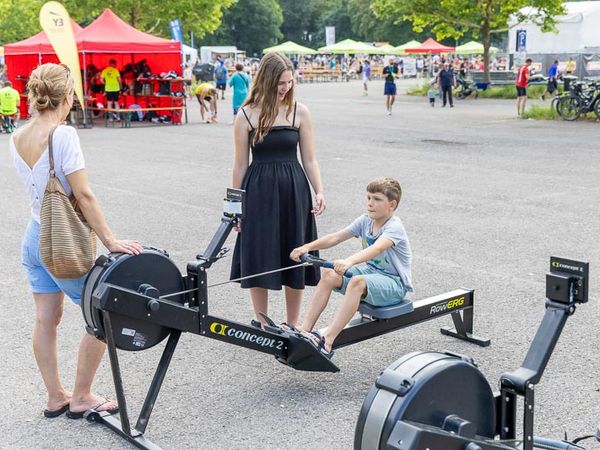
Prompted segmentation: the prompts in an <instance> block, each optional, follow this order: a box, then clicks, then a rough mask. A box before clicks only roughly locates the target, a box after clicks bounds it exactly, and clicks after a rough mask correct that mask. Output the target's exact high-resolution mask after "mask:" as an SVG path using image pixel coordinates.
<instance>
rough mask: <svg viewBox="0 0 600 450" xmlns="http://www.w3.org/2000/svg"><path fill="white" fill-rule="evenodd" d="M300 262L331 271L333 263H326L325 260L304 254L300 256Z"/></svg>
mask: <svg viewBox="0 0 600 450" xmlns="http://www.w3.org/2000/svg"><path fill="white" fill-rule="evenodd" d="M300 261H301V262H303V263H309V264H312V265H313V266H317V267H324V268H326V269H333V262H332V261H327V260H326V259H323V258H319V257H318V256H313V255H311V254H310V253H304V254H303V255H301V256H300Z"/></svg>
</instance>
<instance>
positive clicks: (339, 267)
mask: <svg viewBox="0 0 600 450" xmlns="http://www.w3.org/2000/svg"><path fill="white" fill-rule="evenodd" d="M353 265H354V264H352V263H351V262H350V261H348V260H347V259H336V260H335V261H334V262H333V270H335V272H336V273H337V274H339V275H342V276H344V274H345V273H346V271H347V270H348V269H350V268H351V267H352V266H353Z"/></svg>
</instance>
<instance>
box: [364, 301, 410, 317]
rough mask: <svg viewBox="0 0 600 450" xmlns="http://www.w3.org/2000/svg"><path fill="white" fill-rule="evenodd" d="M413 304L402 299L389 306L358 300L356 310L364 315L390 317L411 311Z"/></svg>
mask: <svg viewBox="0 0 600 450" xmlns="http://www.w3.org/2000/svg"><path fill="white" fill-rule="evenodd" d="M413 310H414V306H413V303H412V302H411V301H410V300H406V299H404V300H402V301H401V302H400V303H398V304H396V305H391V306H373V305H371V304H369V303H366V302H360V305H359V307H358V312H360V313H361V314H364V315H365V316H371V317H374V318H375V319H391V318H392V317H398V316H401V315H402V314H407V313H410V312H413Z"/></svg>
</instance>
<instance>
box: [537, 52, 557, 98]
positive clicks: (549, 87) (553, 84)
mask: <svg viewBox="0 0 600 450" xmlns="http://www.w3.org/2000/svg"><path fill="white" fill-rule="evenodd" d="M555 92H556V94H558V60H555V61H554V64H552V65H551V66H550V67H549V68H548V84H546V89H544V92H543V93H542V96H541V97H540V98H541V99H542V101H544V100H546V94H550V95H551V96H552V97H554V96H555V95H556V94H555Z"/></svg>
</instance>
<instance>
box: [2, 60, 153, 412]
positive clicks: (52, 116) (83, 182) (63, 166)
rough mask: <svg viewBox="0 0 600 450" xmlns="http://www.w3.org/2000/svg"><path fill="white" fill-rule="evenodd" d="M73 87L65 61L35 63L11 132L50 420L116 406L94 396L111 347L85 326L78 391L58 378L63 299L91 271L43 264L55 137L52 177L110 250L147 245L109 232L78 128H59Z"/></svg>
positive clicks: (78, 289) (76, 292) (77, 294)
mask: <svg viewBox="0 0 600 450" xmlns="http://www.w3.org/2000/svg"><path fill="white" fill-rule="evenodd" d="M73 86H74V81H73V77H72V76H71V73H70V72H69V69H68V68H67V67H66V66H63V65H58V64H43V65H41V66H39V67H37V68H36V69H35V70H34V71H33V72H32V73H31V76H30V77H29V82H28V83H27V91H28V99H29V107H30V109H31V110H32V111H34V113H33V115H32V117H31V119H29V121H28V122H27V123H26V124H25V125H24V126H23V127H21V128H19V130H18V131H17V132H16V133H14V134H13V136H12V137H11V140H10V143H9V147H10V152H11V153H12V158H13V162H14V165H15V168H16V170H17V174H18V175H19V178H20V179H21V181H22V183H23V185H24V187H25V190H26V191H27V193H28V197H29V198H28V202H27V203H28V204H29V205H30V207H31V212H30V216H31V217H30V219H29V224H28V225H27V229H26V231H25V236H24V238H23V246H22V264H23V267H24V269H25V272H26V274H27V279H28V282H29V287H30V288H31V291H32V293H33V299H34V302H35V316H36V320H35V325H34V328H33V353H34V356H35V360H36V362H37V366H38V369H39V371H40V373H41V375H42V380H43V382H44V385H45V386H46V391H47V394H48V399H47V402H46V409H44V411H43V413H44V416H45V417H48V418H53V417H58V416H60V415H61V414H63V413H65V412H66V413H67V416H68V417H69V418H72V419H80V418H82V417H83V413H84V412H85V411H87V410H89V409H94V410H96V411H98V412H101V411H102V412H104V411H108V412H109V413H111V414H114V413H116V412H118V410H119V408H118V405H117V404H116V403H115V402H112V401H108V400H106V399H105V398H103V397H101V396H99V395H97V394H94V393H92V390H91V388H92V381H93V379H94V376H95V374H96V370H97V369H98V365H99V364H100V360H101V359H102V355H103V354H104V350H105V348H106V345H105V344H104V343H103V342H102V341H100V340H98V339H96V338H95V337H94V336H92V335H91V334H88V333H87V332H85V331H84V332H83V339H82V340H81V344H80V346H79V352H78V354H77V373H76V377H75V386H74V389H73V392H72V393H71V392H70V391H68V390H67V389H65V387H64V385H63V383H62V381H61V377H60V373H59V369H58V358H57V328H58V325H59V323H60V320H61V318H62V314H63V306H64V296H65V294H66V295H67V296H69V297H70V298H71V300H72V301H73V302H74V303H75V304H77V305H78V304H79V303H80V301H81V295H82V291H83V287H84V284H85V278H86V276H85V275H84V276H83V277H81V278H78V279H58V278H55V277H54V276H53V275H51V274H50V272H49V271H48V270H47V269H46V266H45V265H44V264H43V263H42V261H41V256H40V243H39V239H40V212H41V206H42V201H43V198H44V192H45V187H46V183H47V181H48V172H49V170H50V160H49V153H48V150H47V149H48V142H49V141H48V140H49V139H50V138H51V139H52V147H53V149H52V154H53V161H54V171H55V175H56V177H57V178H58V180H59V181H60V183H61V184H62V186H63V188H64V190H65V192H66V194H67V195H68V196H71V195H73V196H74V197H75V199H76V200H77V203H78V205H79V207H80V208H81V212H82V213H83V216H84V217H85V219H86V221H87V223H88V224H89V225H90V226H91V228H92V229H93V230H94V231H95V232H96V234H97V236H98V237H99V238H100V240H101V241H102V243H103V244H104V246H105V247H106V248H107V249H108V250H109V251H110V252H113V253H129V254H139V253H141V252H142V247H141V245H140V244H139V242H138V241H131V240H117V239H116V238H115V237H114V235H113V234H112V232H111V230H110V228H109V227H108V224H107V223H106V221H105V220H104V215H103V213H102V209H101V208H100V204H99V203H98V200H97V199H96V197H95V196H94V194H93V192H92V190H91V189H90V186H89V183H88V178H87V173H86V170H85V164H84V160H83V154H82V152H81V147H80V143H79V137H78V136H77V131H76V130H75V128H73V127H69V126H66V125H62V123H63V121H64V120H65V118H66V116H67V115H68V114H69V112H70V110H71V107H72V106H73V89H74V88H73ZM52 130H53V133H52V134H51V131H52ZM80 326H81V325H80ZM81 328H83V327H82V326H81Z"/></svg>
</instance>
